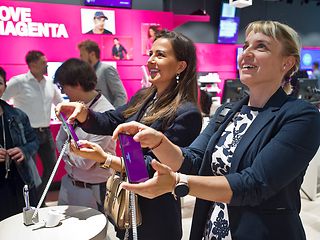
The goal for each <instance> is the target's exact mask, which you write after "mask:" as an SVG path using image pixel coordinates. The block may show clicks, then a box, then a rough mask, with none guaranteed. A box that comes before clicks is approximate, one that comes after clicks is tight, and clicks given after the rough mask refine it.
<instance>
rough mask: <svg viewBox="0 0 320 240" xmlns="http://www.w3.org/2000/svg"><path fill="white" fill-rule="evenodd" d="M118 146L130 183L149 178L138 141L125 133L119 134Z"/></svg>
mask: <svg viewBox="0 0 320 240" xmlns="http://www.w3.org/2000/svg"><path fill="white" fill-rule="evenodd" d="M119 140H120V148H121V152H122V157H123V159H124V165H125V167H126V172H127V176H128V180H129V182H130V183H139V182H144V181H146V180H147V179H148V178H149V175H148V172H147V167H146V164H145V161H144V157H143V153H142V149H141V146H140V143H139V142H136V141H134V140H133V137H132V136H130V135H127V134H122V133H120V134H119Z"/></svg>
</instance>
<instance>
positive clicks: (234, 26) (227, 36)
mask: <svg viewBox="0 0 320 240" xmlns="http://www.w3.org/2000/svg"><path fill="white" fill-rule="evenodd" d="M238 26H239V18H238V17H221V18H220V25H219V32H218V43H230V44H233V43H236V42H237V40H238Z"/></svg>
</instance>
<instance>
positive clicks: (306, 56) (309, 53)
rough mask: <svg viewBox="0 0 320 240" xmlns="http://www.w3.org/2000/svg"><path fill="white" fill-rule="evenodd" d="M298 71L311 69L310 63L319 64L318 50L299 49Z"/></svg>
mask: <svg viewBox="0 0 320 240" xmlns="http://www.w3.org/2000/svg"><path fill="white" fill-rule="evenodd" d="M300 56H301V61H300V69H305V70H308V69H312V63H314V62H320V49H306V48H302V49H301V54H300Z"/></svg>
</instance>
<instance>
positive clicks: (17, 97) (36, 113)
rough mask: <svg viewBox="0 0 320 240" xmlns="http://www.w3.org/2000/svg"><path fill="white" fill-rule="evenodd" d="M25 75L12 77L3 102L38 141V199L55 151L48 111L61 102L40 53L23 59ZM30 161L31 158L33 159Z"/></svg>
mask: <svg viewBox="0 0 320 240" xmlns="http://www.w3.org/2000/svg"><path fill="white" fill-rule="evenodd" d="M25 60H26V63H27V65H28V67H29V71H28V72H27V73H25V74H21V75H18V76H14V77H12V78H11V79H10V80H9V82H8V84H7V89H6V91H5V93H4V94H3V96H2V99H3V100H9V99H11V98H12V100H13V104H14V106H15V107H17V108H19V109H21V110H22V111H24V112H25V113H26V114H27V115H28V117H29V119H30V123H31V126H32V128H33V129H35V131H36V133H37V137H38V139H39V143H40V146H39V149H38V155H39V157H40V159H41V162H42V166H43V173H42V177H41V180H42V184H41V185H40V186H39V188H38V190H37V191H38V195H39V197H40V196H41V194H42V192H43V190H44V188H45V186H46V184H47V182H48V180H49V178H50V175H51V172H52V170H53V168H54V165H55V162H56V159H57V156H56V147H55V143H54V140H53V137H52V133H51V131H50V120H51V107H52V104H55V105H56V104H58V103H59V102H62V101H63V98H62V96H61V93H60V90H59V89H58V87H57V86H56V85H55V84H53V81H52V79H48V78H47V77H46V76H44V75H45V74H46V73H47V58H46V56H45V55H44V54H43V53H42V52H40V51H35V50H32V51H29V52H28V53H27V55H26V57H25ZM34 159H36V158H35V156H34Z"/></svg>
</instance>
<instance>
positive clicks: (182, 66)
mask: <svg viewBox="0 0 320 240" xmlns="http://www.w3.org/2000/svg"><path fill="white" fill-rule="evenodd" d="M186 68H187V62H186V61H180V62H179V65H178V70H177V73H179V74H180V73H182V72H183V71H184V70H185V69H186Z"/></svg>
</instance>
